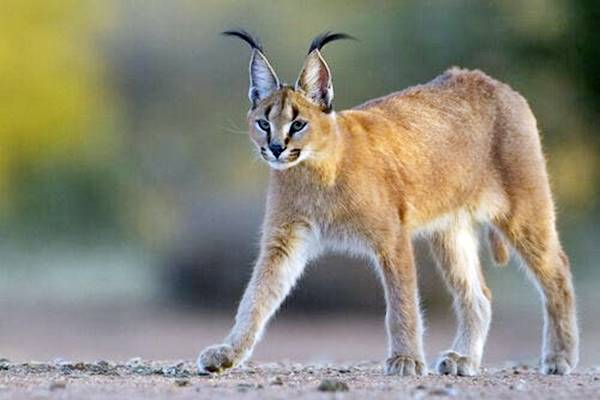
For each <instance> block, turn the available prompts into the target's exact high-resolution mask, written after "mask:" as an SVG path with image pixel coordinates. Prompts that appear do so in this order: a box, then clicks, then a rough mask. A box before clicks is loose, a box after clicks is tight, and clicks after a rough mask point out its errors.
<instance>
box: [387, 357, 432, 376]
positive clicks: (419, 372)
mask: <svg viewBox="0 0 600 400" xmlns="http://www.w3.org/2000/svg"><path fill="white" fill-rule="evenodd" d="M384 371H385V374H386V375H400V376H423V375H427V366H425V363H424V362H423V361H422V360H420V359H417V358H414V357H410V356H405V355H395V356H392V357H390V358H388V359H387V360H385V370H384Z"/></svg>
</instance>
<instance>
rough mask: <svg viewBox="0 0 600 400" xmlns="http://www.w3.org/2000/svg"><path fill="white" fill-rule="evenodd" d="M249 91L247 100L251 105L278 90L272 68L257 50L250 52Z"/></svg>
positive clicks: (278, 84) (277, 82)
mask: <svg viewBox="0 0 600 400" xmlns="http://www.w3.org/2000/svg"><path fill="white" fill-rule="evenodd" d="M249 71H250V89H249V90H248V98H249V99H250V102H251V103H252V104H253V105H256V103H257V102H258V101H259V100H262V99H264V98H265V97H267V96H269V95H270V94H271V93H273V92H274V91H275V90H277V89H279V87H280V83H279V79H278V78H277V75H276V74H275V71H274V70H273V67H271V64H269V61H268V60H267V58H266V57H265V56H264V55H263V53H261V52H260V51H259V50H257V49H254V50H253V51H252V57H251V58H250V67H249Z"/></svg>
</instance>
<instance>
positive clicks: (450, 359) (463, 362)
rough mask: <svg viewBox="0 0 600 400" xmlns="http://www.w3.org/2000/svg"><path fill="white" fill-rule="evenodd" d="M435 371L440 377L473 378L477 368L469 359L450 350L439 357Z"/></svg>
mask: <svg viewBox="0 0 600 400" xmlns="http://www.w3.org/2000/svg"><path fill="white" fill-rule="evenodd" d="M436 370H437V372H438V374H440V375H457V376H475V375H477V370H478V368H477V366H476V364H475V362H474V360H473V359H472V358H471V357H467V356H463V355H462V354H460V353H457V352H455V351H452V350H450V351H447V352H445V353H443V354H442V355H441V356H440V358H439V359H438V362H437V366H436Z"/></svg>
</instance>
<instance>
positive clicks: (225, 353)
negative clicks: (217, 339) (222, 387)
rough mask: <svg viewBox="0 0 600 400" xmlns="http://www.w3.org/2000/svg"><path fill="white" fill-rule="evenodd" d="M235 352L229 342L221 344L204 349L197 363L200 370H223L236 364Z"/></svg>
mask: <svg viewBox="0 0 600 400" xmlns="http://www.w3.org/2000/svg"><path fill="white" fill-rule="evenodd" d="M235 363H236V361H235V352H234V351H233V348H232V347H231V346H229V345H227V344H219V345H216V346H210V347H207V348H206V349H204V350H203V351H202V352H201V353H200V355H199V356H198V361H196V365H197V366H198V370H199V371H206V372H223V371H224V370H226V369H228V368H232V367H233V366H234V365H235Z"/></svg>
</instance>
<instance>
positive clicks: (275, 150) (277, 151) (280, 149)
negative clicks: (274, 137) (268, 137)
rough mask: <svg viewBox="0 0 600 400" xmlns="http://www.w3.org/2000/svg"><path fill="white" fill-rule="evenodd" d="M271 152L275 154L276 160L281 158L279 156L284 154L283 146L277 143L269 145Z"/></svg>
mask: <svg viewBox="0 0 600 400" xmlns="http://www.w3.org/2000/svg"><path fill="white" fill-rule="evenodd" d="M269 150H271V153H273V155H274V156H275V158H279V155H280V154H281V153H283V150H284V148H283V146H282V145H280V144H277V143H271V144H270V145H269Z"/></svg>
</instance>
